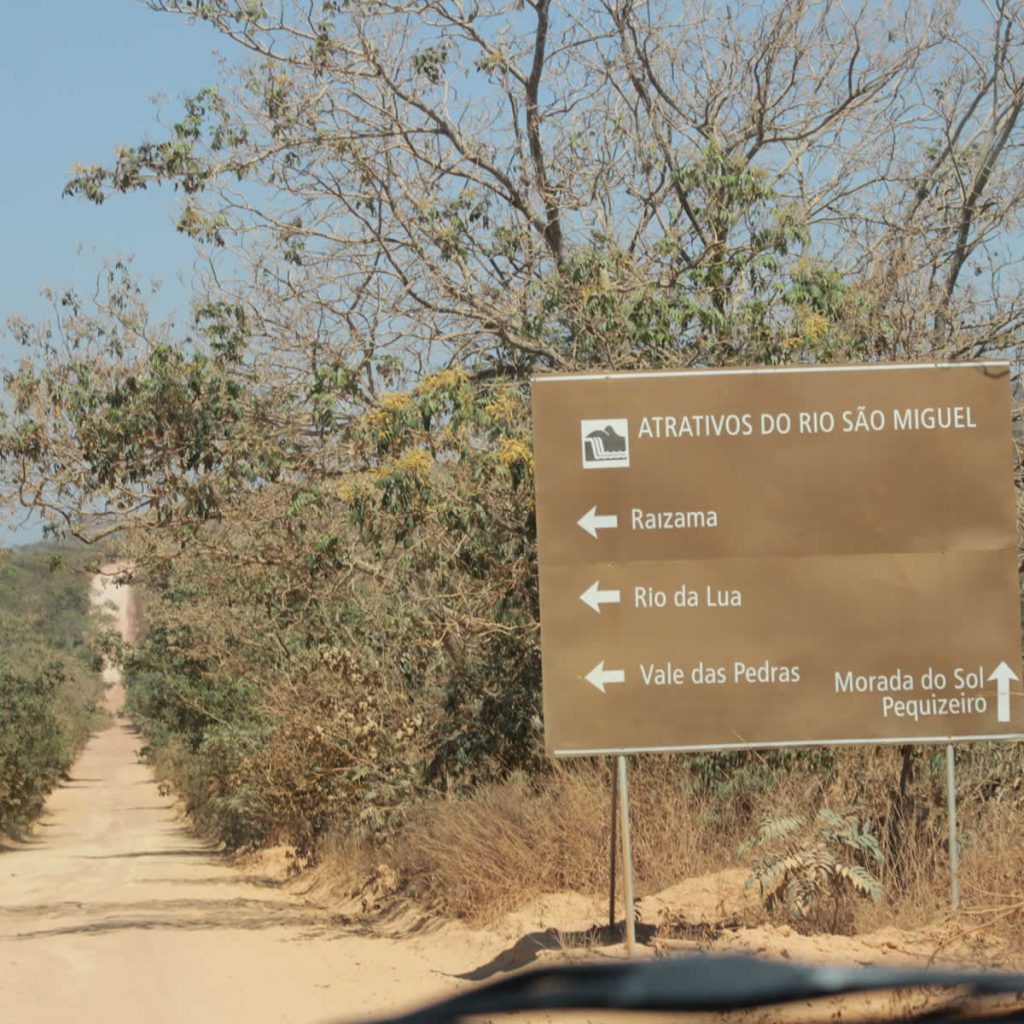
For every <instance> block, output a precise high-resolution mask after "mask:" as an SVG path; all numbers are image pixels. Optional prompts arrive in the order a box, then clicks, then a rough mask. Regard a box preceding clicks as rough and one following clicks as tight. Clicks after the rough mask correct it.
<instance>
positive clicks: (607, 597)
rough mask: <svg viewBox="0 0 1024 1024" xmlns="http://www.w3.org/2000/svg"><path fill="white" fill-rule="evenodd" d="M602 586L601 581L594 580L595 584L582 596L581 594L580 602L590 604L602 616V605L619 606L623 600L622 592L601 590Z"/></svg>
mask: <svg viewBox="0 0 1024 1024" xmlns="http://www.w3.org/2000/svg"><path fill="white" fill-rule="evenodd" d="M600 586H601V583H600V580H594V582H593V583H591V584H590V586H589V587H587V589H586V590H584V591H583V593H582V594H580V600H581V601H582V602H583V603H584V604H589V605H590V607H591V608H593V609H594V611H595V612H597V614H598V615H600V614H601V605H603V604H618V603H619V602H620V601H621V600H622V594H621V592H620V591H618V590H600V589H599V588H600Z"/></svg>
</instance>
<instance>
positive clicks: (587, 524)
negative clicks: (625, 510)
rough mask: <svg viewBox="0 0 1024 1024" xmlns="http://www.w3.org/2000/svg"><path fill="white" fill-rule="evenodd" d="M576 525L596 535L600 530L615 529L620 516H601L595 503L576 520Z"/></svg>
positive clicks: (591, 534)
mask: <svg viewBox="0 0 1024 1024" xmlns="http://www.w3.org/2000/svg"><path fill="white" fill-rule="evenodd" d="M576 525H577V526H579V527H582V528H583V529H584V530H586V531H587V533H589V534H590V536H591V537H596V536H597V531H598V530H614V529H615V528H616V527H617V526H618V525H619V517H618V516H599V515H598V514H597V506H596V505H595V506H594V507H593V508H592V509H591V510H590V511H589V512H586V513H584V514H583V515H582V516H580V518H579V519H577V520H576Z"/></svg>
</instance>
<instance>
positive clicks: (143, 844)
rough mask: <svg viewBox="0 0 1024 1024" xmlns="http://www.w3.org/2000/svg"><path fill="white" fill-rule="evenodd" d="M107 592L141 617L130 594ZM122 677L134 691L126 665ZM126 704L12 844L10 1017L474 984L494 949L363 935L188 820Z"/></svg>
mask: <svg viewBox="0 0 1024 1024" xmlns="http://www.w3.org/2000/svg"><path fill="white" fill-rule="evenodd" d="M94 597H95V599H96V600H97V601H100V602H104V601H108V600H109V601H111V602H113V604H114V605H115V608H116V613H117V618H118V622H119V625H120V627H121V628H122V630H127V629H128V627H129V621H128V607H127V602H128V595H127V592H126V591H125V590H124V589H123V588H115V587H113V586H111V585H109V584H108V582H107V581H106V580H104V579H103V578H102V577H100V578H98V583H97V585H96V588H95V590H94ZM111 682H112V683H113V685H112V687H111V690H110V692H109V701H110V704H111V706H112V707H113V708H116V707H118V706H119V704H120V701H121V687H120V683H119V680H117V679H116V675H114V676H112V677H111ZM139 743H140V740H139V737H138V736H137V735H136V734H135V733H134V732H133V730H132V729H131V727H130V726H129V725H128V724H127V723H126V722H125V721H124V720H122V719H118V720H117V722H116V724H115V725H114V726H112V727H111V728H110V729H108V730H107V731H105V732H103V733H100V734H99V735H97V736H95V737H94V738H93V739H92V741H91V742H90V743H89V745H88V747H87V748H86V749H85V751H84V752H83V754H82V756H81V757H80V758H79V760H78V762H77V764H76V765H75V767H74V770H73V775H72V778H71V780H70V781H69V782H68V783H66V784H65V785H63V786H62V787H61V788H60V789H59V790H58V791H56V792H55V793H54V794H53V795H52V797H51V799H50V801H49V803H48V805H47V810H46V814H45V816H44V817H43V819H42V821H41V822H40V824H39V826H38V827H37V828H36V830H35V837H34V838H33V839H32V840H31V841H28V842H26V843H23V844H19V845H18V846H16V847H15V848H13V849H8V850H5V851H3V852H0V1016H2V1018H3V1019H4V1020H10V1021H18V1022H21V1024H34V1022H40V1024H42V1022H44V1021H45V1022H47V1024H53V1022H58V1021H65V1020H67V1021H71V1020H74V1021H76V1022H80V1024H89V1022H93V1021H95V1022H97V1024H100V1022H102V1024H121V1022H131V1024H138V1022H139V1021H140V1020H141V1021H145V1022H146V1024H164V1022H167V1024H170V1022H175V1024H181V1022H184V1021H189V1022H191V1024H205V1022H207V1021H210V1022H212V1021H218V1022H232V1021H244V1022H246V1024H261V1022H264V1021H266V1022H270V1021H274V1022H278V1021H295V1022H302V1024H306V1022H310V1024H311V1022H315V1021H322V1020H330V1019H338V1018H341V1019H352V1018H358V1017H360V1016H374V1015H376V1014H380V1013H382V1012H386V1011H389V1010H395V1009H398V1008H403V1007H407V1006H412V1005H415V1004H418V1003H420V1002H423V1001H425V1000H427V999H429V998H433V997H436V996H440V995H442V994H445V993H448V992H451V991H453V990H454V989H455V988H456V987H457V986H459V985H460V984H463V983H462V982H459V981H458V980H457V979H456V978H455V977H454V975H456V974H459V973H462V972H466V971H472V970H473V969H474V968H476V967H478V966H479V965H480V964H481V963H482V962H485V961H487V960H488V959H490V957H491V955H492V954H493V953H494V951H495V950H494V949H488V948H486V944H483V945H480V946H477V945H476V944H475V943H474V942H472V941H471V942H469V943H460V944H455V943H451V942H445V941H441V942H438V941H431V940H430V939H429V938H427V939H416V938H413V939H405V940H402V941H396V940H393V939H389V938H381V937H374V936H369V935H360V934H356V933H355V932H354V931H353V930H352V929H351V928H348V929H347V930H346V928H345V927H344V926H342V925H341V924H339V923H338V922H337V921H332V919H331V915H330V913H329V912H328V911H327V910H325V909H324V908H323V907H320V906H317V905H315V904H313V903H309V902H304V901H303V900H302V899H301V898H298V897H296V896H295V895H293V894H291V893H288V892H286V891H283V890H281V889H279V888H277V887H275V886H273V885H270V884H268V883H267V882H266V881H261V880H259V879H254V878H249V877H246V876H245V875H243V874H242V873H241V872H239V871H237V870H235V869H234V868H232V867H231V866H230V865H229V864H227V863H226V861H225V860H224V859H223V858H222V857H219V856H218V855H217V854H215V853H214V852H212V851H211V850H210V849H208V848H207V847H205V846H204V845H203V844H202V843H201V842H200V841H198V840H197V839H195V838H193V837H192V836H190V835H189V833H188V832H187V830H186V828H185V827H184V825H183V823H182V822H181V820H180V819H179V817H178V816H177V814H176V812H175V809H174V807H173V805H172V801H171V800H170V799H167V798H164V797H161V795H160V794H159V792H158V790H157V786H156V784H155V783H154V782H153V780H152V777H151V774H150V772H149V770H148V769H147V768H145V767H144V766H142V765H140V764H139V763H138V761H137V757H136V751H137V749H138V746H139Z"/></svg>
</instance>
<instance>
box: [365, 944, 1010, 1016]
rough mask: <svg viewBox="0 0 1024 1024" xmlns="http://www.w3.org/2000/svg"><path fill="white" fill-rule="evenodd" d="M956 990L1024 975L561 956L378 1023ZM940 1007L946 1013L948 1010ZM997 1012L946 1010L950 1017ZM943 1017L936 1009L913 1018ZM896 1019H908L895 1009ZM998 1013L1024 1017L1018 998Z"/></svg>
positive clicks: (989, 989) (984, 988) (729, 959)
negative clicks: (569, 960)
mask: <svg viewBox="0 0 1024 1024" xmlns="http://www.w3.org/2000/svg"><path fill="white" fill-rule="evenodd" d="M921 988H926V989H957V990H959V992H960V993H961V994H962V996H963V997H964V998H967V997H971V996H974V997H992V996H1010V995H1012V996H1015V997H1017V999H1018V1000H1020V998H1021V994H1022V993H1024V974H1005V973H999V972H995V971H992V972H988V971H977V970H975V971H962V970H932V969H924V968H889V967H815V966H807V965H800V964H792V963H776V962H772V961H768V960H760V959H757V958H755V957H749V956H714V957H708V956H690V957H678V958H672V959H660V960H643V961H626V962H617V963H610V964H593V963H589V964H566V965H562V966H551V967H544V968H540V969H538V970H533V971H529V972H524V973H522V974H516V975H513V976H511V977H508V978H503V979H502V980H501V981H498V982H494V983H492V984H489V985H485V986H482V987H480V988H476V989H473V990H472V991H469V992H462V993H460V994H458V995H456V996H452V997H451V998H449V999H445V1000H444V1001H442V1002H439V1003H435V1004H434V1005H432V1006H427V1007H424V1008H423V1009H420V1010H415V1011H413V1012H412V1013H408V1014H404V1015H402V1016H399V1017H392V1018H388V1019H387V1020H379V1021H378V1022H377V1024H448V1022H454V1021H458V1020H461V1019H462V1018H464V1017H469V1016H474V1015H478V1014H495V1013H512V1012H517V1011H523V1010H527V1011H529V1010H534V1011H542V1010H543V1011H551V1010H584V1009H586V1010H600V1009H606V1010H627V1011H628V1010H637V1011H647V1012H650V1011H676V1012H710V1011H713V1012H722V1011H728V1010H744V1009H751V1008H753V1007H762V1006H771V1005H777V1004H784V1003H791V1002H796V1001H800V1000H808V999H821V998H824V997H830V996H833V997H834V996H845V995H855V994H858V993H868V992H879V991H897V990H900V989H921ZM948 1011H949V1007H943V1008H942V1012H948ZM954 1016H955V1017H956V1019H957V1020H960V1021H963V1020H966V1019H971V1020H982V1019H994V1018H989V1017H987V1016H986V1015H984V1014H982V1015H981V1016H974V1017H964V1016H961V1015H957V1014H950V1019H952V1017H954ZM923 1017H927V1018H928V1019H929V1020H930V1021H934V1020H939V1019H942V1017H941V1014H940V1015H939V1016H936V1011H935V1008H934V1007H932V1008H930V1009H929V1010H928V1011H927V1012H925V1013H922V1014H919V1015H918V1019H922V1018H923ZM894 1019H899V1020H908V1019H914V1018H913V1015H910V1016H907V1015H899V1016H898V1018H894ZM998 1019H999V1020H1000V1021H1024V1003H1018V1004H1017V1005H1015V1006H1011V1007H1010V1008H1009V1010H1007V1009H1005V1008H1004V1009H1001V1010H1000V1011H999V1013H998Z"/></svg>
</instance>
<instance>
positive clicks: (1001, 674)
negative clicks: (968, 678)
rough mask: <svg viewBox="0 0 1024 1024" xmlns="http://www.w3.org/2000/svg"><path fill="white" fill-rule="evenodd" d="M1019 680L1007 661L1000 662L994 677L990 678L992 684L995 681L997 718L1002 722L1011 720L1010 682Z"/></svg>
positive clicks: (994, 671)
mask: <svg viewBox="0 0 1024 1024" xmlns="http://www.w3.org/2000/svg"><path fill="white" fill-rule="evenodd" d="M1017 678H1018V676H1017V673H1016V672H1014V671H1013V669H1012V668H1010V666H1009V665H1007V664H1006V662H1005V661H1001V662H999V664H998V665H997V666H996V667H995V669H994V670H993V672H992V675H990V676H989V677H988V681H989V682H990V683H991V682H992V681H993V680H995V684H996V717H997V718H998V719H999V721H1000V722H1008V721H1009V720H1010V681H1011V680H1015V679H1017Z"/></svg>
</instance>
